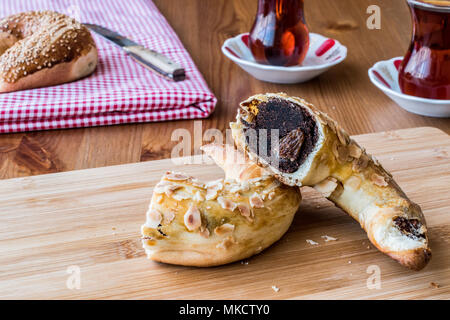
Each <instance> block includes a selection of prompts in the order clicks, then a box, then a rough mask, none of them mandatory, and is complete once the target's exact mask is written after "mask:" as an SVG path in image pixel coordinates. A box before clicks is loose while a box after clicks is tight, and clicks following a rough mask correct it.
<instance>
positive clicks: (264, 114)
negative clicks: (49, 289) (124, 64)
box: [231, 93, 431, 270]
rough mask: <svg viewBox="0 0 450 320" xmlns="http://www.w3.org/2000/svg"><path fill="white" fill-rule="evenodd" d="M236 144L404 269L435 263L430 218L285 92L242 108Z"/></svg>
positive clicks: (333, 128) (341, 134) (332, 125)
mask: <svg viewBox="0 0 450 320" xmlns="http://www.w3.org/2000/svg"><path fill="white" fill-rule="evenodd" d="M231 128H232V130H233V137H234V140H235V142H236V144H237V145H238V146H239V147H240V148H242V149H243V150H245V152H246V153H247V154H248V155H249V156H250V158H251V159H253V160H255V161H256V162H257V163H258V164H259V165H261V166H263V167H265V168H267V169H268V170H270V171H271V172H272V173H273V174H274V175H275V176H276V177H277V178H278V179H279V180H280V181H282V182H283V183H285V184H287V185H290V186H311V187H314V188H315V189H317V190H318V191H320V192H321V193H322V194H323V195H324V196H325V197H327V198H328V199H329V200H331V201H332V202H334V203H335V204H336V205H337V206H338V207H340V208H342V209H343V210H344V211H345V212H347V213H348V214H349V215H350V216H352V217H353V218H354V219H355V220H357V221H358V222H359V223H360V224H361V226H362V228H364V230H365V231H366V232H367V235H368V237H369V239H370V241H371V242H372V243H373V244H374V245H375V246H376V247H377V248H378V249H379V250H380V251H382V252H384V253H386V254H387V255H389V256H390V257H392V258H393V259H395V260H397V261H398V262H400V263H401V264H402V265H404V266H406V267H408V268H411V269H414V270H420V269H422V268H423V267H425V266H426V264H427V263H428V261H429V260H430V258H431V250H430V248H429V246H428V236H427V227H426V222H425V217H424V215H423V213H422V211H421V209H420V207H419V206H418V205H417V204H415V203H413V202H412V201H411V200H409V199H408V197H407V196H406V194H405V193H404V192H403V191H402V190H401V188H400V187H399V186H398V185H397V183H396V182H395V181H394V179H393V178H392V175H391V174H390V173H389V172H387V171H386V170H385V169H384V168H383V167H382V166H381V164H380V163H379V162H378V161H377V160H376V159H375V158H374V157H373V156H371V155H370V154H368V153H367V152H366V151H365V149H364V148H362V147H361V146H359V145H358V144H357V143H356V142H355V141H354V140H352V139H351V138H350V137H349V135H348V134H347V133H346V132H345V131H344V130H343V129H342V128H341V127H340V126H339V125H338V124H337V123H336V122H335V121H334V120H332V119H331V118H329V117H328V116H327V115H326V114H324V113H322V112H320V111H318V110H316V109H315V108H314V106H313V105H311V104H309V103H307V102H306V101H304V100H302V99H300V98H295V97H289V96H287V95H286V94H271V93H268V94H261V95H255V96H253V97H250V98H249V99H247V100H246V101H244V102H242V103H241V105H240V110H239V112H238V115H237V120H236V122H234V123H231Z"/></svg>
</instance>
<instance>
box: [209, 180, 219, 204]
mask: <svg viewBox="0 0 450 320" xmlns="http://www.w3.org/2000/svg"><path fill="white" fill-rule="evenodd" d="M222 189H223V183H222V180H216V181H211V182H208V183H207V184H206V200H214V199H215V198H217V195H218V192H219V191H220V190H222Z"/></svg>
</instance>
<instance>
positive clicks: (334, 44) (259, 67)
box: [222, 33, 347, 83]
mask: <svg viewBox="0 0 450 320" xmlns="http://www.w3.org/2000/svg"><path fill="white" fill-rule="evenodd" d="M309 37H310V47H309V50H308V53H307V54H306V57H305V60H304V61H303V63H302V65H300V66H292V67H279V66H270V65H264V64H260V63H257V62H256V61H255V60H254V59H253V55H252V53H251V51H250V48H249V46H248V39H249V35H248V33H243V34H240V35H238V36H236V37H234V38H230V39H227V40H226V41H225V42H224V44H223V45H222V52H223V54H224V55H225V56H227V57H228V58H229V59H231V60H232V61H234V62H235V63H236V64H238V65H239V66H240V67H241V68H242V69H244V70H245V71H246V72H248V73H250V74H251V75H252V76H253V77H255V78H256V79H259V80H262V81H266V82H274V83H300V82H305V81H308V80H311V79H312V78H314V77H317V76H318V75H319V74H322V73H324V72H325V71H327V70H328V69H329V68H331V67H332V66H334V65H336V64H338V63H340V62H342V61H344V59H345V58H346V57H347V48H346V47H345V46H343V45H342V44H340V43H339V41H337V40H334V39H330V38H326V37H324V36H321V35H320V34H317V33H310V34H309Z"/></svg>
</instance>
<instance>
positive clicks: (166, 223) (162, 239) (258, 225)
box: [141, 144, 301, 267]
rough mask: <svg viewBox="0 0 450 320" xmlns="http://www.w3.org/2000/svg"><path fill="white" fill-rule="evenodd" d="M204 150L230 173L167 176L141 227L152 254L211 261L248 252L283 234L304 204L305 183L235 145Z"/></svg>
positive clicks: (174, 260) (193, 262)
mask: <svg viewBox="0 0 450 320" xmlns="http://www.w3.org/2000/svg"><path fill="white" fill-rule="evenodd" d="M203 151H204V152H205V153H206V154H208V155H209V156H210V157H212V158H213V159H214V160H215V161H216V163H217V164H218V165H219V166H221V167H222V168H223V170H224V171H225V175H226V176H225V179H220V180H216V181H210V182H208V183H202V182H200V181H198V180H197V179H195V178H193V177H190V176H187V175H185V174H182V173H175V172H167V173H166V174H165V175H164V176H163V177H162V178H161V181H160V182H159V183H158V184H157V185H156V186H155V188H154V190H153V196H152V200H151V203H150V207H149V209H148V212H147V221H146V222H145V224H144V225H143V226H142V228H141V231H142V242H143V246H144V249H145V251H146V253H147V256H148V257H149V258H150V259H152V260H155V261H159V262H165V263H170V264H177V265H184V266H198V267H208V266H217V265H222V264H226V263H230V262H234V261H237V260H241V259H245V258H248V257H250V256H252V255H254V254H256V253H259V252H260V251H262V250H264V249H265V248H267V247H269V246H270V245H271V244H273V243H274V242H275V241H277V240H278V239H280V238H281V237H282V236H283V234H284V233H285V232H286V231H287V230H288V228H289V226H290V225H291V222H292V219H293V217H294V215H295V213H296V212H297V210H298V208H299V205H300V201H301V194H300V191H299V188H297V187H290V186H286V185H283V184H282V183H280V182H279V181H278V180H277V179H276V178H275V177H274V176H273V175H271V174H270V173H269V172H268V171H266V170H265V169H262V168H261V167H259V166H257V165H256V164H255V163H253V162H251V161H249V160H248V159H246V158H245V157H244V156H243V153H241V152H239V151H237V150H236V149H235V148H234V147H233V146H224V145H217V144H213V145H207V146H204V147H203Z"/></svg>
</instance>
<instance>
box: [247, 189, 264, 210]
mask: <svg viewBox="0 0 450 320" xmlns="http://www.w3.org/2000/svg"><path fill="white" fill-rule="evenodd" d="M249 201H250V206H251V207H252V208H263V207H264V201H263V200H262V199H261V197H260V195H259V194H257V193H256V192H255V193H254V194H253V195H252V196H250V198H249Z"/></svg>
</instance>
